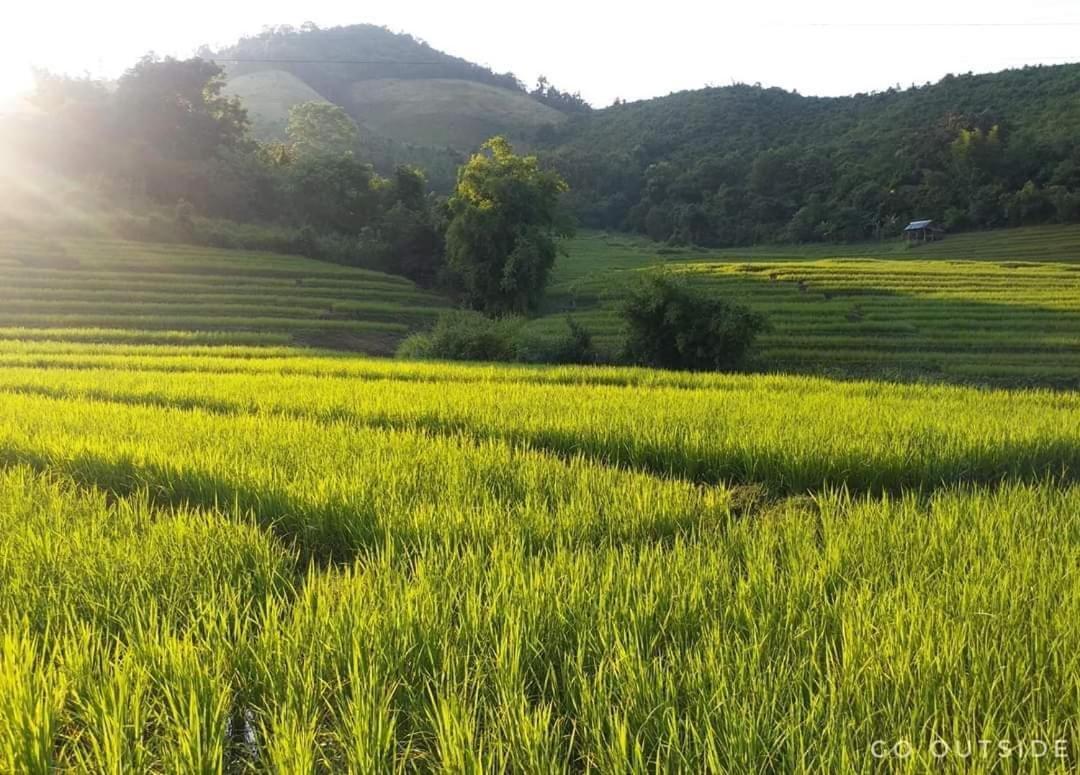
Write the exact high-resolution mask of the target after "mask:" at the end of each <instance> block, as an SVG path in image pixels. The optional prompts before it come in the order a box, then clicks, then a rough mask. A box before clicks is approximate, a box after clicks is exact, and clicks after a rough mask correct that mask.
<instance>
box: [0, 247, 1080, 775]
mask: <svg viewBox="0 0 1080 775" xmlns="http://www.w3.org/2000/svg"><path fill="white" fill-rule="evenodd" d="M587 239H590V238H587ZM579 242H582V241H579ZM60 247H62V248H63V250H62V251H61V250H60ZM594 247H595V246H594ZM579 255H580V254H579ZM585 255H586V256H587V255H588V254H585ZM614 255H616V253H615V252H614V251H612V250H609V248H608V246H606V245H603V246H601V249H598V252H597V254H596V255H595V256H594V257H593V260H594V269H595V270H596V271H597V272H601V273H602V272H606V273H607V274H608V276H609V279H610V275H611V273H612V272H617V271H634V270H635V269H636V268H638V267H639V266H643V265H645V264H646V263H647V261H646V259H644V258H642V259H641V262H640V263H637V264H635V263H634V262H635V261H638V259H639V258H640V256H637V254H635V253H633V252H631V253H624V252H621V249H620V252H618V253H617V255H618V256H620V257H621V258H619V259H618V260H619V261H624V260H625V262H626V263H625V264H624V265H620V266H614V265H611V264H605V262H606V261H607V260H608V259H609V258H611V256H614ZM28 257H34V258H33V260H31V259H30V258H28ZM654 258H655V257H654ZM667 258H670V260H671V262H672V266H673V267H674V268H676V269H677V270H679V271H686V272H691V273H693V276H694V278H695V281H696V282H702V283H710V284H712V285H713V286H715V287H716V288H717V289H718V290H719V291H724V292H731V293H733V294H734V293H736V291H737V293H738V295H739V296H740V298H745V299H747V300H748V301H749V302H755V300H756V303H761V304H764V303H765V302H766V300H769V303H770V304H772V305H773V310H772V313H771V314H770V317H772V319H773V321H774V330H773V331H772V332H771V333H770V334H769V335H768V337H766V339H765V340H764V341H763V343H762V344H763V350H762V352H763V354H764V355H765V356H768V357H770V358H772V357H778V356H776V352H777V350H778V348H779V347H780V342H779V340H780V339H782V338H783V336H785V334H784V333H783V332H785V331H786V332H787V334H786V336H789V337H791V338H792V340H793V341H795V344H792V345H790V346H789V348H788V349H789V350H791V351H793V352H792V354H790V355H789V356H785V357H788V358H790V359H791V363H793V364H794V363H795V360H794V359H795V358H796V356H797V355H805V354H810V355H813V354H815V353H817V355H818V356H820V354H821V353H824V352H827V351H828V350H827V349H826V345H828V347H831V348H832V349H833V350H834V351H835V352H836V353H838V355H837V356H836V357H832V356H830V359H831V361H830V362H831V363H833V364H834V368H837V369H838V370H840V371H843V372H844V374H845V376H846V379H844V380H837V379H832V378H829V377H823V376H820V375H812V374H803V375H799V374H734V375H732V374H686V373H673V372H661V371H653V370H647V369H630V368H615V367H592V368H585V367H540V366H515V365H505V364H502V365H497V364H441V363H418V362H406V361H394V360H389V359H379V358H371V357H360V356H357V355H354V354H349V353H346V352H341V351H335V350H331V349H328V348H329V347H331V346H337V347H352V346H356V347H369V348H370V347H373V346H374V348H375V349H378V347H379V346H381V343H383V342H384V341H386V342H389V341H393V340H394V339H395V338H396V337H398V336H400V332H401V331H403V330H408V329H409V328H411V327H412V326H413V325H414V322H413V321H414V320H415V321H417V323H416V324H419V321H420V320H421V319H422V318H424V319H426V316H429V315H433V314H436V313H437V311H438V309H440V308H441V306H440V305H443V304H445V302H442V301H440V300H439V299H438V298H436V297H433V296H431V295H430V294H426V293H425V292H423V291H421V290H419V289H417V288H415V287H413V286H411V285H409V284H408V283H406V282H405V281H403V280H400V278H393V277H388V276H386V275H379V274H377V273H372V272H363V271H360V270H352V269H347V268H342V267H335V266H330V265H325V264H313V263H311V262H306V261H304V260H302V259H293V258H288V257H281V256H276V257H275V256H261V255H249V254H243V253H223V252H219V251H207V250H204V249H196V248H174V247H168V248H165V247H160V248H159V247H155V246H134V245H131V244H125V243H112V242H101V241H84V242H83V241H73V242H67V243H62V242H45V241H39V242H34V243H31V242H27V241H25V240H24V241H22V242H19V241H17V240H14V241H9V242H6V243H4V244H3V247H2V248H0V276H3V277H4V278H5V280H7V281H8V282H5V283H0V773H5V774H6V773H9V772H10V773H52V772H79V773H82V772H87V773H163V772H176V773H337V772H347V773H370V772H460V773H465V772H469V773H479V772H529V773H531V772H545V773H546V772H568V773H579V772H598V773H608V772H625V773H646V772H688V773H689V772H710V773H713V772H715V773H733V774H736V775H742V773H774V772H783V773H787V772H792V773H820V772H858V773H879V772H910V773H922V772H930V771H932V772H942V773H957V774H959V773H997V772H1017V773H1036V772H1038V773H1041V772H1050V773H1070V772H1076V771H1077V768H1078V767H1080V758H1078V755H1080V754H1078V751H1080V481H1078V479H1080V477H1078V472H1080V393H1078V392H1077V391H1076V390H1073V389H1069V385H1070V384H1071V383H1070V381H1069V380H1070V379H1071V378H1072V377H1075V374H1070V372H1069V370H1070V369H1071V368H1073V363H1074V360H1073V356H1074V353H1075V350H1076V347H1074V346H1073V345H1075V342H1074V341H1073V340H1074V339H1075V337H1076V329H1073V328H1071V326H1072V325H1073V324H1072V323H1071V322H1069V321H1071V320H1073V319H1074V317H1075V314H1076V313H1075V310H1076V309H1077V307H1076V305H1075V299H1073V297H1072V296H1070V294H1071V293H1073V292H1074V291H1073V290H1070V289H1071V288H1073V287H1074V286H1069V285H1068V281H1069V279H1070V278H1071V277H1072V275H1071V274H1069V272H1070V271H1071V270H1070V269H1069V265H1068V264H1067V263H1065V262H1064V261H1062V262H1057V263H1046V264H1037V265H1036V264H1031V265H1029V264H1023V265H1019V264H1020V263H1021V262H1006V263H1016V264H1018V265H1017V266H1002V262H998V261H985V262H979V263H976V262H967V263H949V262H932V261H927V260H924V259H923V258H921V257H920V258H918V259H910V260H905V261H904V262H903V266H904V267H906V268H907V271H904V272H901V271H900V270H899V268H898V266H897V265H898V264H900V263H901V262H900V261H899V260H889V261H882V260H877V261H872V260H866V259H855V260H847V259H843V260H841V259H836V258H831V259H822V258H815V257H807V258H804V259H801V260H799V259H797V258H796V257H786V258H777V257H775V256H773V257H772V258H768V257H754V256H749V257H745V258H743V259H741V260H736V261H729V262H720V261H712V260H703V258H702V256H701V255H698V254H693V255H684V256H670V257H668V256H665V259H667ZM706 258H707V257H706ZM648 260H652V259H648ZM584 268H585V267H584V266H582V267H579V268H578V270H579V271H581V274H579V275H578V276H577V278H576V279H575V278H573V277H570V278H569V279H567V276H566V275H565V274H563V275H561V276H560V278H561V279H559V282H560V285H559V286H558V288H561V289H562V290H563V291H565V290H566V288H568V287H569V286H568V285H566V283H570V284H573V285H574V287H575V288H577V289H579V290H580V289H582V288H587V287H588V284H589V283H591V282H599V281H598V280H595V279H594V278H593V276H592V275H590V274H589V273H588V272H585V271H584ZM559 271H560V272H563V273H565V272H566V271H567V270H566V269H565V267H563V268H560V270H559ZM597 277H599V275H597ZM1077 277H1078V278H1080V273H1077ZM298 280H299V281H300V282H297V281H298ZM597 287H599V284H598V286H597ZM901 287H902V288H903V289H904V290H898V289H899V288H901ZM885 289H891V290H888V292H886V290H885ZM561 292H562V291H560V293H561ZM826 294H830V295H831V298H828V299H826V298H825V295H826ZM893 297H899V298H901V299H908V300H911V299H914V300H918V301H917V302H909V303H906V304H905V303H900V302H899V301H898V302H897V303H896V304H894V305H893V306H892V307H890V305H889V304H888V303H887V302H888V301H889V300H890V299H893ZM560 298H561V299H562V301H565V300H566V299H567V298H568V297H566V296H562V297H560V296H559V295H558V293H557V294H556V300H557V301H558V300H559V299H560ZM583 298H584V297H583V296H582V297H579V299H578V300H579V301H580V300H581V299H583ZM596 298H597V309H584V310H581V311H580V312H579V314H582V315H586V316H588V315H592V316H593V319H594V320H596V321H597V322H599V321H602V320H603V319H604V318H603V315H604V314H606V313H604V310H603V309H602V307H601V306H600V305H601V302H603V299H602V298H601V297H600V296H599V295H598V296H597V297H596ZM893 300H894V301H896V299H893ZM856 303H858V304H862V305H864V309H865V310H866V315H867V316H871V315H874V316H877V317H878V318H880V319H877V318H875V319H874V321H873V322H874V324H875V325H879V326H881V330H882V331H885V330H886V329H887V328H888V327H889V326H896V325H899V324H900V321H901V320H903V321H904V322H905V323H906V324H909V325H911V326H917V327H919V331H918V332H917V333H916V334H913V336H914V337H916V338H918V337H921V338H922V339H921V340H920V341H922V340H925V341H926V342H928V343H932V342H936V343H937V344H936V345H935V346H937V347H938V348H939V349H938V350H936V351H934V350H930V351H928V352H929V353H930V355H925V354H921V351H920V354H919V357H927V358H933V357H937V356H936V355H934V353H938V354H939V355H940V353H944V352H948V353H950V360H949V363H950V368H951V369H953V370H954V373H952V372H951V373H950V375H949V376H950V377H956V379H955V380H953V379H950V381H957V382H963V381H965V380H962V379H959V376H960V375H961V371H958V370H961V369H962V367H964V365H965V364H967V366H966V367H967V368H970V369H971V376H972V377H973V379H972V380H971V381H975V382H980V381H994V380H995V379H998V378H1000V373H999V372H993V371H992V370H990V371H988V366H992V365H993V364H1000V365H999V366H997V367H996V368H1000V369H1005V368H1006V367H1008V368H1011V369H1015V370H1016V373H1017V374H1018V375H1021V376H1022V379H1023V380H1024V381H1025V384H1027V383H1030V384H1036V383H1038V384H1045V386H1043V387H1026V388H1008V389H1003V388H991V387H987V386H976V385H962V384H957V385H950V384H933V383H932V382H929V381H923V382H911V381H909V382H897V381H887V380H884V379H880V378H878V379H857V378H853V375H854V373H855V371H856V367H859V368H862V366H864V365H865V364H862V363H861V362H860V363H851V364H848V363H847V362H844V361H842V360H841V355H839V354H849V353H857V352H859V350H858V349H852V348H850V347H848V342H850V341H851V339H852V338H853V337H854V336H855V335H854V333H853V332H852V331H849V330H846V329H844V330H838V331H833V332H829V331H828V330H827V329H828V328H829V326H830V325H831V324H830V323H829V321H828V320H825V319H822V320H818V318H819V317H822V316H825V317H828V316H829V315H833V314H836V315H842V314H843V305H846V304H856ZM830 305H831V306H830ZM583 306H584V305H583ZM982 306H985V307H986V308H987V310H990V311H996V312H997V314H998V315H999V316H1003V318H1002V321H1001V322H1000V325H999V324H998V323H999V321H998V319H997V318H994V316H993V315H991V314H987V315H985V316H983V317H981V318H980V317H978V315H977V313H978V312H979V310H980V308H981V307H982ZM834 308H835V309H834ZM949 309H951V310H953V312H952V313H949V314H948V315H940V316H939V318H940V319H936V320H932V318H933V317H934V315H933V313H936V312H941V311H945V310H949ZM804 310H805V313H804ZM812 310H817V311H816V312H813V311H812ZM828 310H832V311H828ZM1001 310H1004V312H1001ZM961 312H962V313H963V314H961ZM890 314H891V315H892V317H889V315H890ZM1024 315H1028V316H1031V318H1030V320H1031V322H1030V325H1029V327H1028V328H1024V327H1023V326H1022V325H1020V322H1021V321H1022V319H1023V316H1024ZM1010 316H1012V317H1010ZM1040 316H1041V317H1040ZM1070 316H1073V317H1070ZM945 318H949V319H950V320H951V321H952V327H951V329H950V327H949V324H948V323H947V322H945ZM963 320H972V321H975V320H978V321H980V322H979V325H983V326H986V327H987V328H986V330H987V331H989V332H990V333H988V334H987V335H986V338H985V341H986V342H987V343H988V344H992V345H993V348H994V349H992V350H991V349H990V348H989V347H988V348H987V349H986V350H985V351H983V350H980V349H976V350H973V351H968V350H964V349H963V348H962V347H961V346H960V344H962V342H963V336H962V335H963V330H962V329H963V326H964V325H967V324H961V323H957V321H963ZM785 321H786V322H785ZM858 322H863V321H858ZM1006 322H1007V323H1008V324H1009V325H1006ZM869 323H870V321H867V325H869ZM535 325H538V326H543V325H547V323H545V321H544V320H541V321H539V322H537V323H536V324H535ZM784 325H787V326H788V328H787V329H784V328H781V326H784ZM972 325H974V323H972ZM922 327H927V329H926V330H927V331H929V330H930V328H931V327H932V328H933V331H934V332H935V334H934V336H930V335H928V334H927V333H925V331H924V330H923V328H922ZM1036 328H1038V330H1036ZM863 333H864V334H865V333H866V332H865V331H864V332H863ZM612 335H613V336H615V335H617V334H612ZM796 337H802V338H801V339H796ZM900 340H902V337H892V338H889V337H888V336H886V335H885V334H884V333H882V334H879V335H874V336H870V335H869V334H867V341H866V342H864V343H863V345H862V346H863V351H864V352H867V353H870V354H872V355H873V357H876V358H879V359H884V361H885V362H883V363H881V364H880V366H881V370H880V372H878V374H879V376H880V375H883V374H884V375H887V374H889V373H890V370H891V369H894V368H896V369H899V368H900V366H899V365H897V361H896V360H891V359H894V357H895V359H902V358H908V359H909V360H908V361H904V364H907V365H910V364H911V363H914V362H915V361H914V360H911V359H914V358H915V357H916V349H912V350H905V349H904V348H903V347H902V346H900V345H899V344H896V345H894V347H893V349H887V348H886V347H885V344H886V343H887V342H899V341H900ZM980 341H982V340H980ZM305 342H307V343H311V344H317V345H321V346H322V348H321V349H318V348H313V347H300V346H297V345H298V344H303V343H305ZM830 342H831V344H829V343H830ZM950 347H951V348H952V349H948V348H950ZM1009 347H1011V348H1012V349H1011V350H1010V349H1009ZM815 348H816V349H815ZM770 353H772V355H770ZM1003 353H1004V354H1009V353H1011V355H1009V358H1011V360H1009V361H1008V362H1007V363H1005V362H1002V361H1001V360H1000V359H1001V358H1002V357H1003ZM810 355H807V356H806V357H808V358H810ZM952 356H956V360H952ZM850 357H851V358H853V359H854V360H855V361H858V357H856V356H850ZM859 357H862V356H859ZM866 357H867V358H869V357H870V355H867V356H866ZM964 358H967V359H968V360H966V361H965V360H963V359H964ZM1025 358H1026V359H1025ZM810 360H813V358H810ZM835 364H839V365H835ZM904 364H901V365H904ZM849 367H850V369H851V370H850V371H844V370H845V369H848V368H849ZM792 370H795V369H794V368H793V369H792ZM806 370H807V371H812V370H814V369H812V368H811V364H809V362H808V363H807V368H806ZM1032 375H1035V376H1034V377H1033V376H1032ZM978 741H987V742H986V746H987V747H984V748H982V749H980V748H979V745H980V744H979V742H978ZM1036 742H1038V743H1039V744H1043V745H1045V751H1043V750H1042V749H1041V748H1040V749H1036V748H1034V747H1033V746H1034V745H1035V743H1036ZM1002 746H1005V749H1007V751H1008V755H1002V754H1001V751H1002V750H1003V749H1002ZM1036 751H1038V752H1039V753H1038V755H1036V753H1035V752H1036Z"/></svg>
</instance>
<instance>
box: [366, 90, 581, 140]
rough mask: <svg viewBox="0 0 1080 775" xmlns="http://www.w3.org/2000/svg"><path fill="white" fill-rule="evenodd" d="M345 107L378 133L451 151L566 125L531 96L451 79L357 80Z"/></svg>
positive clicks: (559, 115) (560, 117) (553, 110)
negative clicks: (446, 147) (508, 136)
mask: <svg viewBox="0 0 1080 775" xmlns="http://www.w3.org/2000/svg"><path fill="white" fill-rule="evenodd" d="M346 104H347V105H348V106H349V107H350V109H351V110H352V112H353V113H354V115H357V116H362V117H363V120H362V123H363V125H364V126H366V127H368V128H370V129H372V130H374V131H375V132H376V133H377V134H380V135H383V136H386V137H394V138H398V139H400V140H404V141H405V142H409V143H413V144H416V145H427V146H440V145H448V146H450V147H452V148H476V147H478V146H479V145H480V144H482V143H483V142H484V141H485V140H487V139H489V138H491V137H494V136H495V135H498V134H504V135H510V136H520V135H522V134H529V133H532V132H533V131H534V130H536V129H537V128H538V127H541V126H549V125H550V126H554V125H558V124H560V123H562V122H563V121H565V120H566V116H565V115H563V114H562V113H560V112H559V111H557V110H555V109H554V108H550V107H548V106H547V105H543V104H541V103H539V102H537V101H536V100H534V99H532V98H531V97H529V96H528V95H527V94H523V93H517V92H512V91H509V90H507V89H503V88H500V87H498V86H492V85H490V84H486V83H478V82H476V81H464V80H456V79H450V78H431V79H416V78H411V79H404V78H380V79H375V80H368V81H358V82H357V83H355V84H354V85H353V88H352V93H351V96H350V99H349V101H348V102H347V103H346Z"/></svg>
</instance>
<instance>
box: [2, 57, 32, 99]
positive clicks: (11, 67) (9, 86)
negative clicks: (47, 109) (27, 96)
mask: <svg viewBox="0 0 1080 775" xmlns="http://www.w3.org/2000/svg"><path fill="white" fill-rule="evenodd" d="M32 81H33V78H32V74H31V71H30V67H29V66H28V65H26V64H24V63H21V62H9V61H3V60H0V100H8V99H10V98H12V97H16V96H18V95H20V94H22V93H24V92H26V91H27V90H28V89H29V88H30V85H31V83H32Z"/></svg>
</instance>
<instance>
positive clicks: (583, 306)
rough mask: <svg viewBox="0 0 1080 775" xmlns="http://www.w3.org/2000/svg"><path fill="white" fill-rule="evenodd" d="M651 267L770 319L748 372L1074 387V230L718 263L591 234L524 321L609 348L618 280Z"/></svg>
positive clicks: (1078, 245)
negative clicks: (566, 330)
mask: <svg viewBox="0 0 1080 775" xmlns="http://www.w3.org/2000/svg"><path fill="white" fill-rule="evenodd" d="M838 254H840V257H837V256H838ZM842 254H847V255H846V256H844V255H842ZM659 264H664V265H666V266H668V267H669V269H671V270H672V271H675V272H677V273H680V274H683V275H685V276H687V277H689V278H690V279H691V280H692V281H693V282H694V283H696V284H699V285H700V286H701V287H703V288H707V289H708V290H709V291H710V292H712V293H716V294H719V295H723V296H724V297H725V298H729V299H732V300H735V301H739V302H742V303H744V304H746V305H748V306H750V307H752V308H754V309H756V310H759V311H761V312H763V313H765V314H766V315H767V316H768V318H769V320H770V322H771V330H770V331H769V332H768V333H767V334H766V335H765V336H763V337H761V339H760V347H759V348H758V351H757V353H756V357H755V358H754V361H753V363H751V364H750V368H751V369H752V370H756V371H772V372H805V373H816V374H823V375H832V376H843V377H850V376H857V377H858V376H862V377H885V378H900V379H911V378H916V379H921V380H938V381H946V382H955V383H980V384H991V385H995V384H996V385H1003V386H1004V385H1013V386H1026V385H1031V386H1056V387H1068V388H1072V389H1076V388H1077V387H1080V229H1077V228H1075V227H1068V228H1066V227H1061V228H1048V229H1018V230H1010V231H1006V232H990V233H985V234H970V235H956V236H952V237H949V238H948V239H946V240H945V241H943V242H940V243H935V244H932V245H927V246H920V247H918V248H916V249H908V248H906V247H904V246H903V245H898V244H887V245H884V246H873V245H871V246H866V245H863V246H857V247H853V246H843V247H841V248H836V247H829V248H823V247H818V246H814V247H807V248H801V249H799V248H796V249H788V250H787V251H786V252H785V251H784V250H783V249H781V250H777V249H775V248H770V249H764V248H761V249H748V250H746V251H744V252H736V253H729V254H717V255H703V254H702V253H700V252H697V251H691V250H664V252H663V254H658V253H656V248H655V246H653V247H646V246H644V245H642V244H640V243H635V242H633V241H620V240H618V239H613V238H609V237H603V236H601V235H589V236H587V237H585V238H582V239H579V240H578V241H577V242H576V243H575V244H574V246H573V248H572V250H571V256H570V258H569V259H566V260H564V261H563V264H561V265H560V267H559V268H558V269H557V272H556V285H555V288H554V293H553V295H552V299H551V301H550V306H549V310H548V312H549V315H548V316H547V317H545V318H542V319H540V320H539V321H537V322H536V323H534V324H533V325H534V326H535V328H536V329H537V330H538V331H552V332H554V331H557V330H561V328H562V327H563V326H564V325H565V324H564V322H563V320H564V318H565V316H566V313H567V312H569V313H570V314H571V315H572V316H573V317H575V318H576V319H577V320H578V321H579V322H580V323H582V324H583V325H585V326H586V327H587V328H588V329H589V330H590V331H592V332H593V333H594V336H595V337H596V340H597V341H598V343H599V344H600V345H601V346H602V347H603V348H604V349H605V350H607V351H608V352H614V351H616V350H617V349H618V348H619V345H620V342H621V336H622V333H621V324H620V321H619V319H618V317H617V315H616V314H615V313H614V305H615V302H616V300H617V298H618V284H619V281H620V279H621V278H625V277H627V276H628V275H632V273H633V272H635V271H640V270H644V269H647V268H651V267H655V266H657V265H659Z"/></svg>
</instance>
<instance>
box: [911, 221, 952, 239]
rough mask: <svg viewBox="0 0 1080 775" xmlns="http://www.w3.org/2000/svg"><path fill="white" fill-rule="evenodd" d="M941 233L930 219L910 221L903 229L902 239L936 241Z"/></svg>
mask: <svg viewBox="0 0 1080 775" xmlns="http://www.w3.org/2000/svg"><path fill="white" fill-rule="evenodd" d="M942 234H943V232H942V230H941V229H939V228H938V227H937V226H935V225H934V222H933V221H930V220H926V221H912V222H911V223H909V224H908V225H907V228H906V229H904V239H906V240H907V241H908V242H936V241H937V240H939V239H941V237H942Z"/></svg>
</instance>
